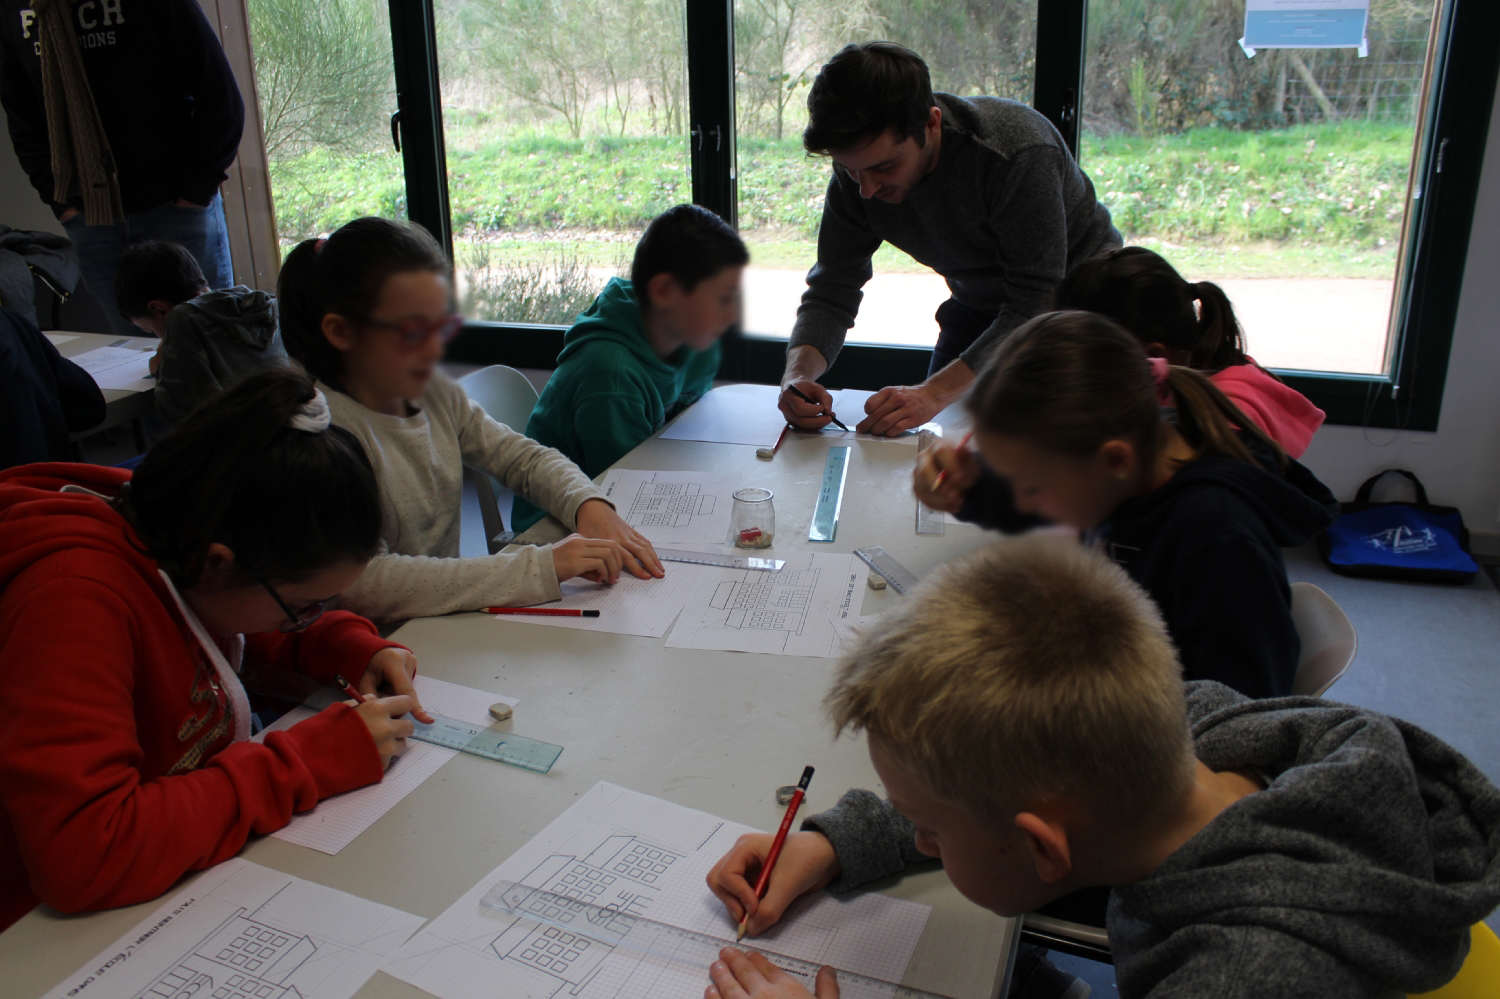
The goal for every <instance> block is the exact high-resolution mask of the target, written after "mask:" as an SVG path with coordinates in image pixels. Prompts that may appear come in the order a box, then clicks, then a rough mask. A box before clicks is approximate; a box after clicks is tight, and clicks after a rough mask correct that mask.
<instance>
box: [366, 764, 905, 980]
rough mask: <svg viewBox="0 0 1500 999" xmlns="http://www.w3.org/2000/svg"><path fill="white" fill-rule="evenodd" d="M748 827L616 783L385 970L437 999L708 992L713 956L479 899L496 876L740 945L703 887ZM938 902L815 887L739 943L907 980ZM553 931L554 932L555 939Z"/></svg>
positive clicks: (571, 812) (582, 803)
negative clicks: (585, 930) (767, 927)
mask: <svg viewBox="0 0 1500 999" xmlns="http://www.w3.org/2000/svg"><path fill="white" fill-rule="evenodd" d="M749 831H750V830H749V828H748V827H746V826H741V825H738V824H736V823H733V822H726V821H724V820H723V819H718V818H715V817H714V816H712V815H708V814H706V813H704V812H699V811H695V810H693V809H690V808H684V807H682V806H681V805H674V804H671V803H670V802H666V801H662V800H660V799H659V798H653V797H650V796H649V795H644V794H640V793H638V792H635V791H630V790H627V789H625V788H622V787H617V786H616V785H614V784H608V783H603V782H601V783H599V784H596V785H595V786H594V787H593V789H591V790H590V791H589V792H588V793H587V794H585V795H584V796H583V797H582V798H580V799H579V800H578V801H577V802H576V803H575V804H574V805H573V807H571V808H569V809H568V810H567V811H566V812H564V813H563V814H562V815H561V816H559V817H558V818H557V819H555V820H554V821H553V822H552V823H551V824H550V825H548V826H547V828H546V829H543V830H542V831H541V832H540V833H538V834H537V835H536V836H535V837H534V838H533V839H532V840H531V842H529V843H527V844H526V845H525V846H523V847H522V848H521V849H520V850H518V851H516V853H515V854H514V855H513V856H512V857H511V858H510V859H509V860H507V861H505V863H503V864H501V865H500V866H499V867H497V868H495V870H494V871H492V872H491V873H490V875H489V876H488V877H486V878H484V879H483V880H482V881H480V882H479V883H478V884H477V885H475V886H474V887H473V888H471V889H470V890H469V891H468V892H467V893H466V894H465V895H464V897H463V898H461V899H459V900H458V901H457V902H455V903H454V904H453V905H452V906H450V907H449V908H448V910H447V911H446V912H444V913H443V914H442V915H441V916H438V917H437V919H435V920H433V921H432V922H431V923H429V924H428V925H427V926H426V927H424V928H423V929H422V931H421V932H419V933H418V934H416V935H415V936H413V937H412V938H411V939H410V940H409V941H407V943H406V944H405V945H404V946H403V947H402V948H401V949H400V950H399V951H397V952H396V953H395V954H393V955H392V956H391V957H390V958H389V959H388V960H387V961H386V962H385V963H384V964H382V965H381V970H382V971H384V972H386V973H387V974H389V975H394V976H395V977H396V978H399V979H401V980H402V981H405V982H409V983H410V984H412V985H415V986H416V987H417V988H420V989H423V990H425V991H427V992H430V993H432V994H433V995H435V996H438V997H439V999H492V997H494V996H506V997H514V999H520V997H522V996H525V997H528V999H548V997H551V999H564V997H566V999H701V997H702V995H703V989H704V986H705V985H706V984H707V983H708V968H707V965H706V963H704V964H701V965H700V964H698V963H696V962H694V963H687V962H685V961H673V960H671V959H670V957H655V956H648V955H644V954H641V953H639V952H636V951H632V950H630V949H629V947H628V946H619V947H610V946H607V945H605V944H602V943H599V942H598V941H597V940H595V941H585V943H586V944H589V943H591V944H592V946H588V945H586V946H583V947H579V946H577V941H576V940H567V941H566V942H563V941H562V939H561V937H560V936H559V933H558V930H557V929H556V928H554V927H544V926H540V925H538V924H536V923H532V922H530V921H528V920H525V919H522V918H520V917H517V916H514V915H507V914H505V913H502V912H499V911H496V910H494V909H490V908H487V907H484V906H482V905H480V904H479V900H480V898H482V897H483V896H484V894H485V893H486V892H488V891H489V890H490V888H491V887H493V886H494V885H495V883H496V882H499V881H513V882H518V883H520V884H523V885H526V886H529V887H532V888H538V889H541V890H543V891H547V892H552V893H556V894H563V895H568V896H569V897H572V898H579V899H589V900H593V901H592V904H594V905H597V906H603V907H611V906H613V907H616V908H618V909H619V910H620V911H622V912H624V913H626V914H627V915H635V916H640V917H643V918H645V919H650V920H654V921H657V922H662V923H668V924H670V925H672V926H676V927H679V928H682V929H687V930H693V931H695V932H700V933H708V934H711V935H713V936H715V937H719V938H721V939H723V940H725V941H726V942H729V941H733V939H734V934H735V926H734V924H733V922H731V921H730V919H729V916H728V915H727V914H726V913H725V911H724V906H723V904H722V903H721V902H719V900H718V899H716V898H714V897H713V895H712V894H711V893H710V892H709V890H708V888H707V886H706V885H705V884H704V877H705V875H706V874H707V873H708V870H709V868H710V867H712V866H713V864H714V863H715V862H716V861H717V860H718V859H719V858H720V857H721V856H723V854H724V853H725V852H726V851H727V850H728V849H729V847H730V846H731V845H733V843H734V841H735V839H736V838H738V837H739V836H740V835H741V834H743V833H745V832H749ZM930 912H931V907H930V906H927V905H922V904H921V903H917V902H907V901H902V900H899V899H893V898H889V897H887V896H884V895H878V894H873V893H869V894H855V895H852V896H847V895H846V896H842V897H840V898H835V897H833V896H831V895H827V894H819V895H815V896H811V897H809V898H808V899H805V900H804V901H803V902H800V903H798V904H797V905H796V906H795V907H794V908H793V909H791V910H789V913H788V915H787V917H786V918H784V919H783V920H782V922H781V923H780V924H778V926H776V927H774V928H773V929H772V930H771V931H770V932H768V933H766V934H764V935H762V936H760V937H757V938H754V939H746V940H745V944H746V945H747V946H750V947H753V948H755V949H761V950H765V951H766V952H768V953H771V954H782V955H786V956H789V957H794V958H798V959H801V960H804V961H815V962H818V963H823V964H831V965H833V966H834V967H835V968H840V969H843V970H846V971H852V972H855V973H857V974H862V975H868V976H870V977H872V978H878V979H881V980H883V981H900V980H901V977H902V975H904V974H905V972H906V965H907V963H908V962H909V961H910V960H911V954H912V951H913V950H914V949H915V948H916V945H917V941H918V939H919V938H920V937H921V935H922V929H923V927H924V926H926V923H927V917H928V915H929V913H930ZM548 930H551V933H550V935H549V934H548V932H547V931H548Z"/></svg>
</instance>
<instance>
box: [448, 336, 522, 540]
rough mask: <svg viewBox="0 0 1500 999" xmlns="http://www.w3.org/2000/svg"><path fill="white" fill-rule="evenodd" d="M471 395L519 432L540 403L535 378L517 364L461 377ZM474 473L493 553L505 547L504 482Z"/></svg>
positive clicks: (480, 473)
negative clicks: (527, 374)
mask: <svg viewBox="0 0 1500 999" xmlns="http://www.w3.org/2000/svg"><path fill="white" fill-rule="evenodd" d="M458 384H459V385H461V386H463V390H464V392H465V393H467V394H468V396H469V398H470V399H472V400H473V401H475V402H477V403H479V406H480V408H481V409H483V410H484V411H485V412H486V413H488V414H489V417H490V419H492V420H494V421H495V422H496V423H503V424H505V425H506V426H507V427H510V428H511V429H512V430H514V431H515V432H516V433H518V434H521V433H525V432H526V422H527V421H528V420H530V419H531V409H532V407H533V406H535V405H536V399H537V391H536V388H535V386H533V385H532V384H531V380H530V379H529V378H527V377H526V376H525V375H523V374H521V372H519V371H517V370H516V369H515V368H510V367H506V366H505V365H503V364H492V365H490V366H489V367H487V368H480V369H479V370H478V371H472V372H470V373H469V374H467V375H464V376H463V377H462V378H460V379H459V380H458ZM469 471H470V472H472V473H473V474H474V490H475V492H477V493H478V494H479V515H480V517H481V518H483V520H484V541H485V545H486V546H487V547H488V548H489V551H490V554H491V555H493V554H495V553H496V552H498V551H499V550H500V549H501V548H503V547H505V541H504V540H502V539H501V535H503V534H505V521H504V519H503V518H501V516H500V502H499V498H498V497H499V494H500V489H501V486H500V483H499V482H497V481H496V480H495V477H494V476H493V475H490V474H489V473H488V472H483V471H480V470H479V469H477V468H471V469H469Z"/></svg>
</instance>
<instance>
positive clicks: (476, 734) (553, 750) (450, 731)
mask: <svg viewBox="0 0 1500 999" xmlns="http://www.w3.org/2000/svg"><path fill="white" fill-rule="evenodd" d="M429 713H430V714H432V717H433V718H434V719H436V720H435V721H434V722H433V723H432V724H431V725H426V724H423V723H422V722H419V721H417V720H416V719H415V718H413V719H412V726H413V727H414V728H415V731H414V732H412V734H411V737H412V738H413V739H416V740H417V741H418V742H430V743H432V744H433V745H436V746H447V747H448V748H449V749H456V750H458V751H459V752H460V753H469V754H470V755H472V756H483V757H484V758H485V759H487V760H496V761H498V762H500V763H509V764H510V765H511V766H513V767H524V768H525V769H527V770H535V771H536V772H537V773H539V774H544V773H546V772H547V771H548V770H551V769H552V764H554V763H556V762H557V758H558V757H559V756H561V755H562V751H563V748H562V747H561V746H554V745H553V744H552V743H550V742H538V741H537V740H535V739H528V738H526V737H525V736H524V735H516V734H515V733H513V732H497V731H496V730H494V729H492V728H485V727H484V726H483V725H471V724H470V723H468V722H461V721H459V720H457V719H456V718H448V717H446V716H444V715H440V714H437V713H436V712H429Z"/></svg>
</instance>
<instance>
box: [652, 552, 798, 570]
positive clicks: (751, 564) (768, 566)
mask: <svg viewBox="0 0 1500 999" xmlns="http://www.w3.org/2000/svg"><path fill="white" fill-rule="evenodd" d="M656 557H657V558H659V559H661V560H662V561H663V562H691V563H692V564H693V565H718V566H723V567H724V568H725V569H756V570H758V571H760V572H780V571H781V567H782V566H784V565H786V559H784V558H754V557H752V556H749V555H710V554H708V553H707V552H684V551H678V550H677V549H675V548H658V549H656Z"/></svg>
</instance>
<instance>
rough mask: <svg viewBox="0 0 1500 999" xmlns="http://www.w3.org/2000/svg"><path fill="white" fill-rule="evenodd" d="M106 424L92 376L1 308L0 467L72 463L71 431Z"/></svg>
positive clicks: (21, 319)
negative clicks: (50, 462)
mask: <svg viewBox="0 0 1500 999" xmlns="http://www.w3.org/2000/svg"><path fill="white" fill-rule="evenodd" d="M102 422H104V393H102V392H100V391H99V386H98V385H96V384H94V379H93V378H92V377H90V376H89V373H88V372H87V371H84V370H83V369H82V368H80V367H79V366H78V365H76V364H74V363H73V362H72V361H69V360H67V359H66V358H64V357H63V356H62V355H61V354H59V353H58V352H57V348H56V347H54V346H52V343H51V342H50V341H49V340H48V339H47V338H46V337H44V336H42V333H41V330H39V329H37V328H36V325H35V324H34V323H32V322H31V321H30V320H28V319H26V317H24V316H22V315H20V314H19V313H16V312H12V311H11V310H10V309H0V468H10V467H11V466H13V465H26V464H30V463H31V462H34V461H72V460H73V450H72V446H71V445H70V444H69V442H68V434H69V433H70V432H72V431H77V430H87V429H88V428H89V427H93V426H97V425H99V424H100V423H102Z"/></svg>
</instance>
